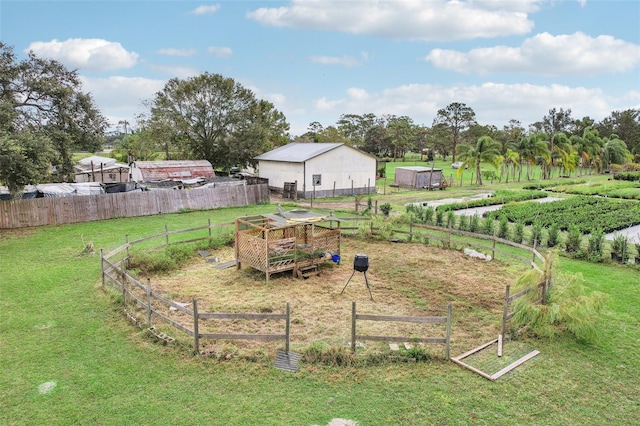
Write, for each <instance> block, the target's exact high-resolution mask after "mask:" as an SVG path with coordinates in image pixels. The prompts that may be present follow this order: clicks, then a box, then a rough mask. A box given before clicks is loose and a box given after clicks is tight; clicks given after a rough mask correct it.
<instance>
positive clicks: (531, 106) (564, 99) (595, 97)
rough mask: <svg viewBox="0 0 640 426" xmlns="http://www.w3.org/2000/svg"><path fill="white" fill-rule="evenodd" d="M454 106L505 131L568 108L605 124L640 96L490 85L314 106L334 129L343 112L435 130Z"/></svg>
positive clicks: (366, 95) (349, 96)
mask: <svg viewBox="0 0 640 426" xmlns="http://www.w3.org/2000/svg"><path fill="white" fill-rule="evenodd" d="M452 102H462V103H465V104H467V105H468V106H469V107H471V108H473V110H474V111H475V112H476V115H477V118H478V121H479V122H480V123H481V124H493V125H495V126H497V127H498V128H502V126H504V125H506V124H507V123H508V122H509V120H511V119H517V120H520V121H521V122H522V124H523V125H524V126H525V127H526V126H528V125H529V124H531V123H534V122H536V121H540V120H542V118H543V117H544V116H545V115H546V114H547V113H548V111H549V109H550V108H553V107H558V108H559V107H562V108H565V109H568V108H570V109H571V110H572V115H573V117H575V118H582V117H584V116H590V117H591V118H593V119H595V120H602V119H603V118H605V117H606V116H608V115H609V114H610V113H611V111H613V110H615V109H627V108H632V107H633V105H638V104H639V103H640V92H638V91H635V92H628V93H627V94H625V95H623V96H621V97H618V98H616V97H612V96H608V95H607V94H606V93H605V92H604V91H603V90H602V89H599V88H584V87H569V86H563V85H557V84H552V85H533V84H501V83H491V82H489V83H484V84H480V85H466V84H459V85H455V86H439V85H431V84H408V85H403V86H398V87H393V88H388V89H385V90H382V91H379V92H375V93H373V92H367V91H365V90H364V89H360V88H350V89H348V90H347V91H346V95H345V96H344V97H343V98H340V99H330V98H328V97H322V98H320V99H317V100H316V101H315V102H314V105H313V106H314V109H315V112H314V113H313V116H315V117H316V119H317V120H319V118H318V117H319V116H322V117H331V118H328V120H329V121H328V122H323V124H327V125H330V124H334V123H335V121H337V118H338V117H339V115H340V114H344V113H350V114H351V113H353V114H366V113H370V112H372V113H374V114H376V115H384V114H395V115H408V116H410V117H412V118H413V119H414V121H415V122H416V123H422V124H424V125H427V126H431V125H432V122H433V119H434V118H435V116H436V114H437V112H438V109H440V108H444V107H446V106H447V105H449V104H450V103H452ZM630 105H631V106H630ZM331 120H333V121H331Z"/></svg>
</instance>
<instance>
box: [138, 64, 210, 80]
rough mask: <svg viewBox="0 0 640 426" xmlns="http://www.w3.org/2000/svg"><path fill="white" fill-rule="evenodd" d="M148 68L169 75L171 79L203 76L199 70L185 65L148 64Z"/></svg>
mask: <svg viewBox="0 0 640 426" xmlns="http://www.w3.org/2000/svg"><path fill="white" fill-rule="evenodd" d="M147 66H148V67H149V68H150V69H152V70H154V71H157V72H161V73H163V74H165V75H167V76H168V77H169V78H174V77H176V78H182V79H185V78H189V77H193V76H196V75H198V74H201V73H202V71H201V70H200V69H198V68H194V67H187V66H183V65H165V64H147Z"/></svg>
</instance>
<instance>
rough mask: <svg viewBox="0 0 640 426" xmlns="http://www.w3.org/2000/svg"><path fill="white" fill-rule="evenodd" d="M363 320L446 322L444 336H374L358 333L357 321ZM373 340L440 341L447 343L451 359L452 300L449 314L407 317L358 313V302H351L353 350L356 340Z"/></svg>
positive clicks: (446, 350)
mask: <svg viewBox="0 0 640 426" xmlns="http://www.w3.org/2000/svg"><path fill="white" fill-rule="evenodd" d="M357 320H361V321H387V322H413V323H422V324H427V323H431V324H445V336H444V337H409V336H372V335H365V334H357V333H356V322H357ZM358 339H360V340H372V341H378V342H424V343H439V344H443V345H445V350H444V353H445V359H446V360H449V347H450V343H451V302H449V304H448V305H447V315H446V316H441V317H406V316H390V315H370V314H358V313H357V312H356V302H352V303H351V352H354V353H355V351H356V340H358Z"/></svg>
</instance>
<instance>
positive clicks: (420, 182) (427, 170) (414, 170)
mask: <svg viewBox="0 0 640 426" xmlns="http://www.w3.org/2000/svg"><path fill="white" fill-rule="evenodd" d="M394 184H395V185H396V186H400V187H404V188H416V189H444V188H445V186H446V181H445V180H444V177H443V176H442V169H434V168H431V167H423V166H406V167H396V175H395V179H394Z"/></svg>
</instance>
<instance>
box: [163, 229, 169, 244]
mask: <svg viewBox="0 0 640 426" xmlns="http://www.w3.org/2000/svg"><path fill="white" fill-rule="evenodd" d="M164 238H165V245H169V226H168V225H164Z"/></svg>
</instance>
